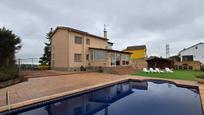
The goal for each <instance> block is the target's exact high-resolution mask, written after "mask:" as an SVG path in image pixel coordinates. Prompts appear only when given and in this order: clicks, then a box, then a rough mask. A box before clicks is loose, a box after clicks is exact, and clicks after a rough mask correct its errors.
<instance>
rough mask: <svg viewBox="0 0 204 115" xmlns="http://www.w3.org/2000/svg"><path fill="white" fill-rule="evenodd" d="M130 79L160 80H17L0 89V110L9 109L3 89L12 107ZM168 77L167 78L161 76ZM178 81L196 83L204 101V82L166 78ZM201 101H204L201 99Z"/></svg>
mask: <svg viewBox="0 0 204 115" xmlns="http://www.w3.org/2000/svg"><path fill="white" fill-rule="evenodd" d="M129 79H136V80H145V79H161V78H147V77H140V76H137V77H135V76H129V75H113V74H105V73H81V74H71V75H60V76H53V77H41V78H30V79H29V80H28V81H27V82H23V83H19V84H16V85H13V86H10V87H7V88H4V89H0V111H4V110H7V109H8V106H7V105H6V91H7V90H9V93H10V102H11V106H10V107H11V108H17V107H21V106H25V105H29V104H33V103H37V102H41V101H46V100H49V99H54V98H57V97H61V96H65V95H71V94H74V93H79V92H84V91H89V90H93V89H96V88H101V87H104V86H107V85H111V84H113V83H118V82H122V81H126V80H129ZM163 80H167V79H163ZM168 81H173V82H175V83H177V84H184V85H193V86H198V87H199V90H200V95H201V98H202V100H204V85H202V84H198V83H197V82H195V81H185V80H168ZM202 103H204V101H202Z"/></svg>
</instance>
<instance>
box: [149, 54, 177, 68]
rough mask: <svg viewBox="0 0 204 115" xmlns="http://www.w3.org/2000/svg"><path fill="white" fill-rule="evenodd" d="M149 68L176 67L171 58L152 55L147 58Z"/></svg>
mask: <svg viewBox="0 0 204 115" xmlns="http://www.w3.org/2000/svg"><path fill="white" fill-rule="evenodd" d="M147 64H148V68H159V69H165V68H166V67H168V68H174V62H173V61H172V60H169V59H165V58H159V57H155V56H151V57H149V58H148V59H147Z"/></svg>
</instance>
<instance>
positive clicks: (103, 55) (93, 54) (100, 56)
mask: <svg viewBox="0 0 204 115" xmlns="http://www.w3.org/2000/svg"><path fill="white" fill-rule="evenodd" d="M89 55H90V56H89V59H90V61H93V60H106V59H108V52H107V51H102V50H90V51H89Z"/></svg>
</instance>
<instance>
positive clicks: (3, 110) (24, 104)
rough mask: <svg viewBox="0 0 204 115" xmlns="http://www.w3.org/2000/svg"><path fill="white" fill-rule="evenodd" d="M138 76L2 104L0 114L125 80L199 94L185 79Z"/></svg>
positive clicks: (196, 86) (194, 85)
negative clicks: (161, 84) (156, 83)
mask: <svg viewBox="0 0 204 115" xmlns="http://www.w3.org/2000/svg"><path fill="white" fill-rule="evenodd" d="M138 77H139V78H138ZM138 77H135V76H134V77H132V76H129V75H127V76H125V77H124V78H121V79H119V80H113V81H111V82H106V83H101V84H97V85H92V86H88V87H84V88H79V89H75V90H71V91H67V92H62V93H57V94H54V95H49V96H44V97H40V98H36V99H31V100H27V101H22V102H19V103H14V104H11V105H10V106H2V107H0V114H1V113H3V114H8V113H10V112H15V111H19V110H18V109H20V110H21V109H28V108H32V107H33V106H36V107H37V106H42V105H44V104H47V103H53V102H55V101H59V100H63V99H66V98H70V97H72V96H77V95H80V94H83V93H87V92H90V91H94V90H98V89H101V88H105V87H108V86H112V85H115V84H118V83H123V82H127V81H138V82H142V81H152V80H159V81H165V82H169V83H172V84H175V85H176V86H179V87H185V88H197V89H198V91H199V94H200V87H199V84H196V83H190V82H189V83H188V82H187V81H185V80H173V79H161V78H151V77H141V76H138ZM181 81H182V82H181ZM200 100H201V106H202V109H203V110H204V108H203V104H204V101H202V100H204V95H201V94H200ZM9 108H10V109H9Z"/></svg>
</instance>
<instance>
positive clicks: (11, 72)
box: [0, 66, 19, 82]
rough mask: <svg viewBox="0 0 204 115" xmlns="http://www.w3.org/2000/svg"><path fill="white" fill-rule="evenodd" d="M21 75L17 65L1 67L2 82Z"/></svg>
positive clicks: (0, 79) (0, 77)
mask: <svg viewBox="0 0 204 115" xmlns="http://www.w3.org/2000/svg"><path fill="white" fill-rule="evenodd" d="M17 77H19V75H18V69H17V67H15V66H14V67H7V68H0V82H3V81H7V80H11V79H15V78H17Z"/></svg>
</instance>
